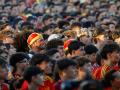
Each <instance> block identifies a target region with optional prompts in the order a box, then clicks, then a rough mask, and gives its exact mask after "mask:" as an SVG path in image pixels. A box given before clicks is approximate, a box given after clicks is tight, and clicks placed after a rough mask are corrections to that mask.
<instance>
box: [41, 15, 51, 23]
mask: <svg viewBox="0 0 120 90" xmlns="http://www.w3.org/2000/svg"><path fill="white" fill-rule="evenodd" d="M50 18H52V16H51V15H49V14H45V15H44V16H43V18H42V21H43V22H44V21H45V20H48V19H50Z"/></svg>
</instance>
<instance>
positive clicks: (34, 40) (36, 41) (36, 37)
mask: <svg viewBox="0 0 120 90" xmlns="http://www.w3.org/2000/svg"><path fill="white" fill-rule="evenodd" d="M27 43H28V46H29V47H30V49H31V50H32V51H34V52H40V51H42V50H43V49H44V48H45V42H44V39H43V36H42V34H39V33H32V34H30V35H29V37H28V39H27Z"/></svg>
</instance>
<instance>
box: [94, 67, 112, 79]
mask: <svg viewBox="0 0 120 90" xmlns="http://www.w3.org/2000/svg"><path fill="white" fill-rule="evenodd" d="M110 69H111V68H110V67H109V66H108V65H103V66H101V67H99V68H97V69H96V70H94V71H93V73H92V75H93V78H94V79H96V80H102V79H103V78H104V76H105V74H106V73H107V72H108V71H109V70H110Z"/></svg>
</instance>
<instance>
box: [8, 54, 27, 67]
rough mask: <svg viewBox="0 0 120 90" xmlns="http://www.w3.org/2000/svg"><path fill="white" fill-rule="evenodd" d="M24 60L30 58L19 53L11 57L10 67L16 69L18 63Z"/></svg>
mask: <svg viewBox="0 0 120 90" xmlns="http://www.w3.org/2000/svg"><path fill="white" fill-rule="evenodd" d="M24 59H27V60H29V56H28V55H27V54H26V53H24V52H17V53H15V54H13V55H12V56H11V57H10V65H11V66H13V67H16V63H18V62H20V61H22V60H24Z"/></svg>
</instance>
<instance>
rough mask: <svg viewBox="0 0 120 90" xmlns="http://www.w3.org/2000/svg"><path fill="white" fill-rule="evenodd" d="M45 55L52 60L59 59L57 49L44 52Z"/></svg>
mask: <svg viewBox="0 0 120 90" xmlns="http://www.w3.org/2000/svg"><path fill="white" fill-rule="evenodd" d="M46 55H48V56H49V57H50V58H51V59H52V60H55V61H58V60H60V59H62V58H61V55H60V53H59V51H58V50H57V49H50V50H48V51H47V52H46Z"/></svg>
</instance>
